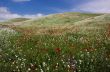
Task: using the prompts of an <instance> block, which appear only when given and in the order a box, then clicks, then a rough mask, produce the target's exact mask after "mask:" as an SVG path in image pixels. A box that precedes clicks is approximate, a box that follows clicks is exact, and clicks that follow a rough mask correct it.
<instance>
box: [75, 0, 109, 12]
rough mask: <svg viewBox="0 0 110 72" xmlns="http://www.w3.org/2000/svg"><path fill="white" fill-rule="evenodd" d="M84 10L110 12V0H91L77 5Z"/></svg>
mask: <svg viewBox="0 0 110 72" xmlns="http://www.w3.org/2000/svg"><path fill="white" fill-rule="evenodd" d="M76 9H78V10H80V11H84V12H93V13H110V0H90V1H89V2H86V3H83V4H81V5H79V6H77V7H76Z"/></svg>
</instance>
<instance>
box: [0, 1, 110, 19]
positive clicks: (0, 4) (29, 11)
mask: <svg viewBox="0 0 110 72" xmlns="http://www.w3.org/2000/svg"><path fill="white" fill-rule="evenodd" d="M99 1H100V2H99ZM109 3H110V0H106V1H105V0H0V20H4V19H11V18H18V17H30V18H32V17H40V16H44V15H48V14H54V13H62V12H93V13H110V4H109Z"/></svg>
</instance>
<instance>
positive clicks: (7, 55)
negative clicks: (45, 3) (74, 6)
mask: <svg viewBox="0 0 110 72" xmlns="http://www.w3.org/2000/svg"><path fill="white" fill-rule="evenodd" d="M11 28H12V29H13V30H12V29H11ZM39 32H40V33H39ZM8 34H9V36H8ZM36 34H37V35H36ZM38 34H39V35H38ZM42 34H43V35H42ZM0 59H1V60H0V71H1V72H12V71H15V72H18V71H19V70H21V72H26V71H28V72H29V71H30V72H36V70H37V72H41V71H42V70H43V71H45V72H73V71H75V70H76V69H77V70H78V72H110V68H109V65H110V15H109V14H104V15H101V14H81V13H64V14H57V15H50V16H46V17H44V18H41V19H36V20H35V19H34V20H28V21H25V22H22V24H20V25H19V26H18V25H17V26H16V25H15V26H14V27H10V29H4V30H0ZM76 61H77V63H76ZM44 63H46V65H44ZM57 66H58V67H57ZM73 66H74V67H73ZM48 69H49V70H48Z"/></svg>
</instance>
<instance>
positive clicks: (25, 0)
mask: <svg viewBox="0 0 110 72" xmlns="http://www.w3.org/2000/svg"><path fill="white" fill-rule="evenodd" d="M12 1H13V2H27V1H31V0H12Z"/></svg>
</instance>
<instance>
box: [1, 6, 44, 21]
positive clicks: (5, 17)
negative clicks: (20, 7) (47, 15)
mask: <svg viewBox="0 0 110 72" xmlns="http://www.w3.org/2000/svg"><path fill="white" fill-rule="evenodd" d="M42 16H43V14H41V13H37V14H33V15H29V14H26V15H20V14H17V13H11V12H10V11H9V10H8V8H6V7H0V21H3V20H8V19H13V18H39V17H42Z"/></svg>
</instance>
